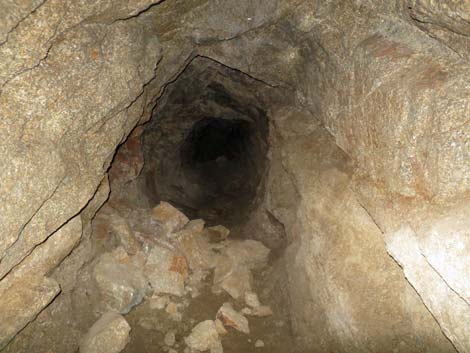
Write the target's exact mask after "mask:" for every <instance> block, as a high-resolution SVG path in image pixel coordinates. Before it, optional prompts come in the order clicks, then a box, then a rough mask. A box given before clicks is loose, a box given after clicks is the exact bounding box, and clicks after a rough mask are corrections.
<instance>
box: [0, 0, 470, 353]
mask: <svg viewBox="0 0 470 353" xmlns="http://www.w3.org/2000/svg"><path fill="white" fill-rule="evenodd" d="M469 35H470V5H469V3H468V2H467V1H463V0H462V1H452V0H441V1H434V0H401V1H400V0H397V1H388V0H375V1H371V0H344V1H325V0H307V1H306V0H289V1H286V0H284V1H282V0H260V1H257V2H252V1H247V0H242V1H237V2H235V1H231V0H214V1H207V0H185V1H177V0H174V1H173V0H167V1H161V2H159V1H152V0H140V1H128V0H115V1H110V0H101V1H96V0H73V1H72V0H67V1H63V0H25V1H21V2H17V1H10V0H0V116H1V119H0V158H1V160H2V168H0V197H1V202H0V259H1V261H0V313H1V319H2V320H0V349H1V348H2V347H4V346H5V345H6V344H7V343H8V342H10V340H11V339H12V338H13V337H14V336H15V335H17V334H18V332H20V331H21V330H22V329H23V328H24V327H25V326H26V325H27V324H28V323H29V322H31V321H33V320H34V319H35V318H36V316H37V315H38V314H39V313H40V312H41V311H42V310H43V309H44V308H45V307H46V306H47V305H48V304H49V303H50V302H52V301H53V300H54V298H56V297H57V296H58V297H57V299H56V302H57V300H60V297H61V296H64V295H65V294H66V293H67V291H68V290H70V288H72V287H73V284H72V283H73V280H70V276H72V277H73V273H74V271H76V269H77V268H79V267H80V261H85V259H86V256H85V257H84V256H82V255H83V253H84V252H86V245H85V244H86V239H87V236H88V235H89V224H90V221H91V219H92V217H93V215H94V213H95V212H96V210H97V209H98V208H99V207H100V205H101V204H102V203H103V202H105V200H106V198H107V196H108V193H109V185H108V179H107V171H108V168H109V166H110V163H111V161H112V159H113V156H114V154H115V151H116V148H117V146H118V145H120V144H121V143H123V142H124V141H125V140H126V138H127V136H128V135H129V134H130V133H131V132H132V131H133V130H134V128H135V126H136V125H140V124H143V123H145V122H147V121H148V120H149V119H150V117H151V114H152V110H153V108H154V107H155V104H156V102H157V100H158V98H159V97H160V96H161V94H162V93H163V91H164V88H165V87H166V86H167V85H168V84H169V83H170V82H172V81H173V80H175V79H176V78H177V77H178V75H179V74H180V73H181V72H182V71H183V69H184V68H185V67H186V65H188V63H190V62H191V61H192V60H193V59H194V58H195V57H197V56H201V57H208V58H211V59H212V60H215V61H218V62H220V63H222V64H224V65H226V66H229V67H231V68H235V69H237V70H240V71H242V72H244V73H246V74H248V75H249V76H251V77H252V78H254V79H256V80H257V81H259V82H260V83H262V84H264V85H267V86H269V87H273V88H276V89H278V90H280V91H281V92H284V93H283V94H282V95H281V97H279V96H276V98H275V99H274V98H273V99H272V101H271V102H267V105H268V111H267V113H268V115H269V117H270V120H271V125H272V127H271V133H270V142H271V146H272V148H271V151H270V161H269V164H270V165H269V172H268V176H267V180H266V190H267V191H266V194H265V195H264V199H263V206H262V208H263V209H264V210H266V211H267V212H268V211H269V213H270V214H272V215H274V216H275V217H276V218H277V219H278V220H279V221H281V222H282V223H283V224H284V227H285V229H286V233H287V237H288V242H289V244H290V245H289V247H288V249H287V251H286V254H285V257H286V259H285V261H286V264H287V269H288V276H289V282H288V286H289V288H290V293H291V313H292V318H293V322H294V328H295V330H296V332H297V333H298V334H299V336H300V337H301V339H302V340H303V341H304V343H305V345H306V347H308V348H309V349H310V351H312V352H317V351H318V352H324V351H331V352H363V351H371V352H383V351H385V350H384V347H388V348H389V349H388V350H387V351H390V352H391V351H393V352H425V351H426V352H453V351H455V350H457V351H459V352H470V327H469V325H470V272H469V270H468V269H469V268H470V255H469V254H470V251H469V250H470V221H469V217H468V215H469V213H470V209H469V202H468V200H469V196H470V193H469V190H470V163H469V161H470V124H469V116H470V114H469V113H470V100H469V99H468V97H469V95H470V84H469V81H468V77H469V74H470V66H469V62H468V57H469V52H470V39H469ZM134 131H135V130H134ZM74 249H75V250H74ZM70 254H71V255H70ZM80 254H81V255H80ZM69 255H70V256H69ZM67 256H69V257H68V258H67ZM64 259H66V260H65V261H64ZM65 265H67V266H68V270H67V271H68V272H67V271H66V272H67V273H69V281H70V283H69V282H67V280H65V279H63V278H65V277H64V276H62V275H60V274H61V271H64V266H65ZM61 291H62V294H59V292H61ZM25 331H26V330H25ZM25 331H23V332H25Z"/></svg>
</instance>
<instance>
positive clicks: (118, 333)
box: [80, 312, 131, 353]
mask: <svg viewBox="0 0 470 353" xmlns="http://www.w3.org/2000/svg"><path fill="white" fill-rule="evenodd" d="M130 331H131V327H130V326H129V324H128V323H127V321H126V319H124V317H122V316H121V315H119V314H118V313H116V312H108V313H106V314H104V315H103V316H102V317H101V318H100V319H99V320H98V321H97V322H95V323H94V324H93V326H92V327H91V328H90V330H89V331H88V333H87V334H86V335H85V337H83V339H82V340H81V342H80V353H119V352H121V351H122V350H123V349H124V347H125V346H126V345H127V343H128V342H129V332H130Z"/></svg>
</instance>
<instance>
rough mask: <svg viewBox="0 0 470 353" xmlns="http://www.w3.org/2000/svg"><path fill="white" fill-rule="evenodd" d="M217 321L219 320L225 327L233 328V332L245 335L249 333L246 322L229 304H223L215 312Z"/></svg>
mask: <svg viewBox="0 0 470 353" xmlns="http://www.w3.org/2000/svg"><path fill="white" fill-rule="evenodd" d="M217 319H219V320H220V321H221V322H222V323H223V324H224V326H226V327H233V328H234V329H235V330H237V331H240V332H243V333H246V334H249V333H250V328H249V325H248V320H247V319H246V317H244V316H243V315H242V314H240V313H239V312H238V311H236V310H235V309H234V308H233V307H232V305H231V304H230V303H224V304H223V305H222V307H221V308H220V309H219V311H218V312H217Z"/></svg>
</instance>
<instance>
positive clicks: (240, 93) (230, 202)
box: [140, 57, 268, 225]
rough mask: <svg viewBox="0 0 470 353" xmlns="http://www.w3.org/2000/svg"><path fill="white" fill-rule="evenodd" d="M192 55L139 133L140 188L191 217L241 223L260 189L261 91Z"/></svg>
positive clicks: (264, 123) (264, 134) (264, 128)
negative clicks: (142, 157)
mask: <svg viewBox="0 0 470 353" xmlns="http://www.w3.org/2000/svg"><path fill="white" fill-rule="evenodd" d="M263 86H265V85H263V84H262V83H260V82H257V81H255V80H253V79H251V78H250V77H248V76H246V75H245V74H243V73H240V72H238V71H236V70H233V69H230V68H228V67H225V66H223V65H221V64H219V63H217V62H214V61H212V60H209V59H206V58H201V57H197V58H196V59H194V60H193V61H192V62H191V63H190V64H189V65H188V66H187V67H186V69H185V70H184V71H183V72H182V74H181V75H180V76H179V77H178V79H177V80H176V81H175V82H174V83H173V84H171V85H170V86H169V87H167V90H166V92H165V93H164V95H163V96H162V98H161V99H160V102H159V104H158V105H157V106H158V108H157V109H156V110H155V111H154V114H153V118H152V120H151V121H150V122H149V123H148V124H147V126H145V131H144V133H143V134H142V140H141V143H142V149H143V155H144V161H145V162H144V168H143V171H142V173H141V177H140V178H141V183H140V188H141V191H142V193H143V194H144V195H145V196H146V197H147V198H148V199H149V200H150V203H151V204H155V203H157V202H159V201H162V200H163V201H168V202H171V203H172V204H174V205H176V206H177V207H179V208H181V209H182V210H184V212H185V213H187V214H188V215H190V216H191V217H193V218H196V217H197V218H204V219H205V220H207V221H208V222H209V223H223V224H227V225H233V224H240V223H242V222H243V221H244V219H246V218H247V216H248V215H249V213H250V212H251V211H252V210H253V208H254V207H256V203H257V200H258V199H259V197H260V195H261V193H262V190H263V187H262V186H263V183H262V180H263V176H264V173H265V168H266V154H267V151H268V142H267V139H268V117H267V113H266V111H265V109H264V108H263V107H264V104H263V94H264V93H263V91H265V90H266V87H263Z"/></svg>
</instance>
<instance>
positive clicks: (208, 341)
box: [184, 320, 221, 352]
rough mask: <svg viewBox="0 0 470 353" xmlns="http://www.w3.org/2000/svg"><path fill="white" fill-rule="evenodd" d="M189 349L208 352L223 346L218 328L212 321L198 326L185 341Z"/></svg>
mask: <svg viewBox="0 0 470 353" xmlns="http://www.w3.org/2000/svg"><path fill="white" fill-rule="evenodd" d="M184 341H185V342H186V344H187V345H188V347H189V348H191V349H195V350H198V351H202V352H204V351H207V350H209V349H212V348H215V349H218V347H219V346H220V345H221V344H220V340H219V334H218V333H217V328H216V325H215V323H214V321H212V320H206V321H203V322H200V323H199V324H197V325H196V326H195V327H194V328H193V330H192V331H191V334H190V335H189V336H188V337H186V338H185V339H184Z"/></svg>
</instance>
